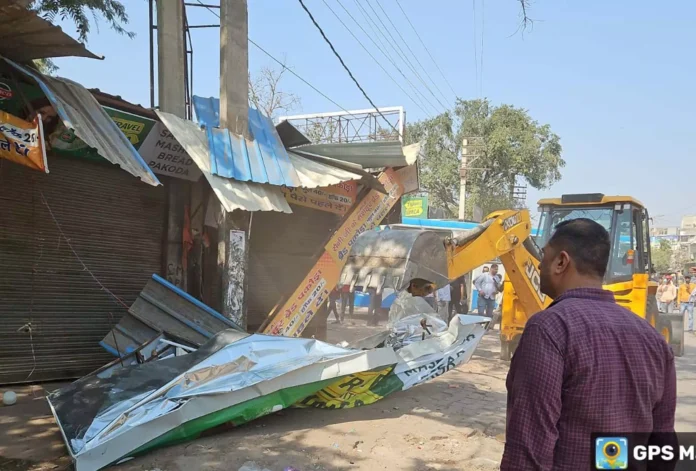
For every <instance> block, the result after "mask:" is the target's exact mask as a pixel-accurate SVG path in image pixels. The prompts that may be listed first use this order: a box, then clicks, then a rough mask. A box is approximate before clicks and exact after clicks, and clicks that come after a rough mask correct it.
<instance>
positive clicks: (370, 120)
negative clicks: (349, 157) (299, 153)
mask: <svg viewBox="0 0 696 471" xmlns="http://www.w3.org/2000/svg"><path fill="white" fill-rule="evenodd" d="M380 113H381V114H380ZM384 118H386V119H387V120H388V121H389V123H390V124H391V126H393V127H394V128H395V129H397V130H398V136H397V135H396V134H395V133H394V129H392V128H391V126H389V125H387V123H385V122H384ZM282 121H289V122H290V124H292V125H293V126H295V127H296V128H297V129H298V130H299V131H300V132H302V133H303V134H304V135H305V136H307V137H308V138H309V140H311V141H312V142H313V143H314V144H323V143H333V142H344V143H349V142H375V141H394V140H399V141H401V142H402V143H403V142H404V131H405V129H406V125H405V121H406V113H405V111H404V107H403V106H391V107H386V108H378V109H375V108H371V109H365V110H351V111H340V112H335V113H333V112H330V113H315V114H302V115H293V116H281V117H280V118H278V122H282Z"/></svg>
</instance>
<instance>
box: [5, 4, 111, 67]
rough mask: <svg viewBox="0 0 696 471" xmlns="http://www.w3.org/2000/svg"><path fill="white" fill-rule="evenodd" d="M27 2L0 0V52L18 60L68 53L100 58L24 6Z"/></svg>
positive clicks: (23, 60) (58, 55) (24, 60)
mask: <svg viewBox="0 0 696 471" xmlns="http://www.w3.org/2000/svg"><path fill="white" fill-rule="evenodd" d="M28 4H31V2H30V1H27V0H22V1H19V0H0V55H2V56H5V57H7V58H9V59H12V60H15V61H18V62H26V61H30V60H33V59H45V58H48V57H68V56H76V57H89V58H91V59H103V57H100V56H97V55H96V54H93V53H92V52H90V51H88V50H87V49H86V48H85V46H84V45H83V44H82V43H79V42H77V41H76V40H74V39H73V38H71V37H70V36H68V35H67V34H65V33H64V32H63V30H62V29H60V28H59V27H58V26H55V25H52V24H51V23H50V22H48V21H46V20H44V19H43V18H41V17H39V16H38V15H37V14H36V13H34V12H33V11H31V10H27V8H26V6H27V5H28Z"/></svg>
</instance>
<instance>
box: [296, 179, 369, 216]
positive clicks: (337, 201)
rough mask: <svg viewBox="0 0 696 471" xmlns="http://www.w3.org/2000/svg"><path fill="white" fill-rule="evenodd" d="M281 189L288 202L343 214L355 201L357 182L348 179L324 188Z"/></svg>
mask: <svg viewBox="0 0 696 471" xmlns="http://www.w3.org/2000/svg"><path fill="white" fill-rule="evenodd" d="M282 190H283V194H284V195H285V199H286V200H287V202H288V203H290V204H296V205H299V206H307V207H309V208H314V209H320V210H322V211H328V212H330V213H335V214H341V215H343V214H345V213H347V212H348V210H349V209H350V207H351V206H353V203H355V197H356V196H357V194H358V184H357V182H354V181H348V182H343V183H339V184H338V185H331V186H328V187H325V188H283V189H282Z"/></svg>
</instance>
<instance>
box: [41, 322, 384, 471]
mask: <svg viewBox="0 0 696 471" xmlns="http://www.w3.org/2000/svg"><path fill="white" fill-rule="evenodd" d="M397 360H398V359H397V357H396V355H395V353H394V351H393V350H392V349H391V348H379V349H373V350H369V351H359V350H352V349H346V348H342V347H337V346H335V345H330V344H327V343H324V342H320V341H318V340H311V339H296V338H285V337H271V336H266V335H259V334H253V335H249V334H245V333H242V332H239V331H235V330H225V331H223V332H220V333H219V334H217V335H216V336H215V337H214V338H212V339H211V340H210V341H208V342H207V343H206V344H205V345H204V346H202V347H201V348H199V349H198V350H197V351H195V352H192V353H189V354H187V355H183V356H179V357H173V358H168V359H164V360H159V361H152V362H148V363H144V364H142V365H138V366H134V367H126V368H120V369H116V370H114V371H112V372H110V374H109V375H108V377H99V376H97V375H89V376H86V377H84V378H82V379H79V380H78V381H76V382H74V383H73V384H71V385H69V386H67V387H65V388H62V389H59V390H57V391H55V392H54V393H52V394H51V395H50V396H49V397H48V402H49V404H50V406H51V410H52V412H53V415H54V416H55V418H56V422H57V423H58V426H59V428H60V430H61V433H62V434H63V438H64V440H65V442H66V444H67V446H68V450H69V452H70V454H71V456H72V458H73V460H74V462H75V468H76V471H95V470H98V469H101V468H103V467H105V466H108V465H110V464H113V463H116V462H118V461H120V460H122V459H124V458H127V457H130V456H134V455H137V454H140V453H144V452H146V451H148V450H150V449H153V448H156V447H159V446H163V445H167V444H172V443H175V442H179V441H182V440H188V439H192V438H196V437H198V436H199V435H200V434H201V433H202V432H203V431H205V430H207V429H210V428H213V427H216V426H218V425H222V424H225V423H230V422H231V423H233V424H235V425H240V424H243V423H246V422H249V421H250V420H253V419H255V418H257V417H261V416H264V415H267V414H270V413H272V412H276V411H279V410H281V409H284V408H286V407H289V406H291V405H292V404H293V403H295V402H297V401H300V400H301V399H303V398H304V397H306V396H309V395H311V394H313V393H315V392H316V391H318V390H320V389H322V388H324V387H326V386H328V385H329V384H331V383H333V382H334V381H336V380H337V379H338V378H341V377H345V376H346V375H351V374H355V373H360V372H365V371H369V370H373V369H383V368H385V367H386V366H388V365H392V364H395V363H396V362H397Z"/></svg>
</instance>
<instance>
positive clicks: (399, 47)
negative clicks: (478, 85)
mask: <svg viewBox="0 0 696 471" xmlns="http://www.w3.org/2000/svg"><path fill="white" fill-rule="evenodd" d="M365 3H367V6H368V7H370V10H372V13H374V15H375V17H376V18H377V20H379V24H381V25H382V27H383V28H384V31H386V33H387V34H388V35H389V38H390V39H391V40H392V43H391V44H393V45H395V46H396V47H395V49H398V54H400V57H401V58H402V59H403V60H404V62H405V63H406V65H407V66H408V67H409V68H410V69H411V72H413V74H414V75H415V76H416V77H417V78H418V80H420V82H421V83H422V84H423V86H424V87H425V89H426V90H428V92H429V93H430V94H431V95H432V96H433V98H435V101H437V102H438V103H439V104H440V106H442V107H443V108H444V109H445V111H446V110H447V109H448V107H447V105H445V104H444V103H442V101H440V98H438V96H437V95H435V93H434V92H433V90H432V89H431V88H430V86H429V85H428V84H427V83H426V82H425V80H423V77H421V74H420V73H419V72H418V71H417V70H416V67H415V66H414V65H413V63H412V62H411V60H410V59H409V58H408V55H407V54H406V53H405V52H404V50H403V49H401V46H400V45H399V41H397V40H396V38H395V37H394V36H393V35H392V34H391V31H389V28H388V27H387V25H386V24H384V21H382V17H381V16H380V15H379V13H377V10H375V9H374V7H373V6H372V3H371V2H370V0H365ZM377 4H378V5H379V1H377ZM380 8H381V6H380ZM382 11H384V10H382ZM385 15H386V12H385ZM387 20H389V17H388V15H387ZM389 21H391V20H389ZM393 25H394V23H392V26H393ZM397 33H398V29H397ZM445 101H447V98H445Z"/></svg>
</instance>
